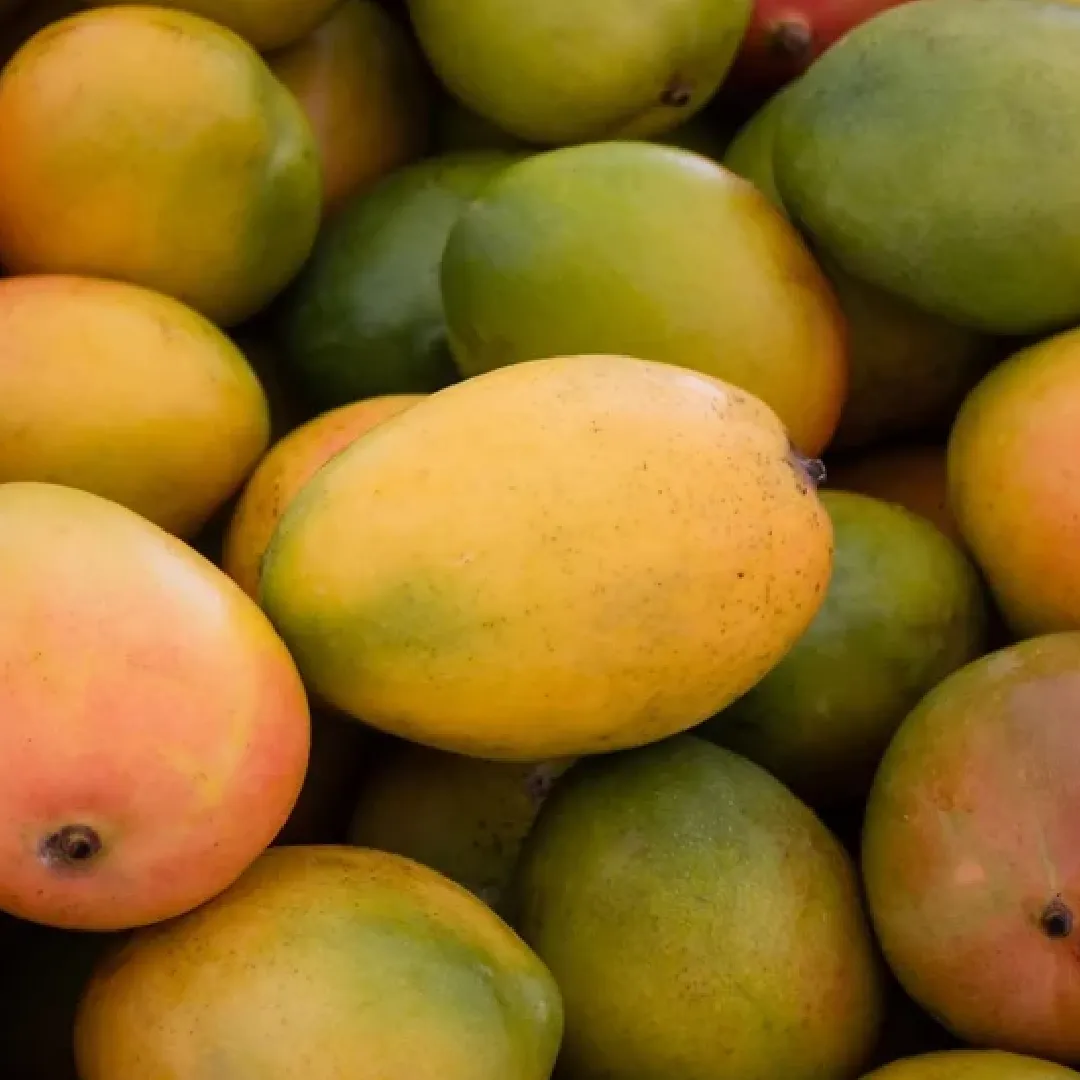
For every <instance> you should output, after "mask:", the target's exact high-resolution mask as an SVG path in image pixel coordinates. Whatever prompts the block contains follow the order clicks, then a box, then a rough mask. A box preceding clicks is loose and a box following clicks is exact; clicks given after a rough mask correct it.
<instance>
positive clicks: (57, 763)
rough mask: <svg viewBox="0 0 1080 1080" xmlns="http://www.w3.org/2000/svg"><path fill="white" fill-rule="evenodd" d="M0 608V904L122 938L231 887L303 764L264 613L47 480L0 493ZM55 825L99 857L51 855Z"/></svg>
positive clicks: (130, 525)
mask: <svg viewBox="0 0 1080 1080" xmlns="http://www.w3.org/2000/svg"><path fill="white" fill-rule="evenodd" d="M0 595H3V597H4V604H3V609H2V612H0V762H2V766H0V768H2V771H3V782H2V783H0V908H3V909H5V910H7V911H10V912H12V913H13V914H16V915H19V916H21V917H23V918H27V919H33V920H36V921H40V922H44V923H49V924H52V925H56V926H61V927H66V928H71V929H88V930H89V929H92V930H111V929H122V928H127V927H131V926H136V925H141V924H144V923H151V922H157V921H159V920H161V919H166V918H171V917H172V916H174V915H179V914H180V913H181V912H183V911H187V910H188V909H190V908H192V907H194V906H195V905H197V904H200V903H202V902H203V901H205V900H208V899H209V898H210V897H211V896H214V895H215V894H216V893H218V892H220V891H221V890H222V889H224V888H225V887H226V886H228V885H229V884H231V883H232V882H233V881H234V880H235V879H236V878H237V877H238V876H239V875H240V873H241V872H242V871H243V870H244V869H245V868H246V867H247V865H248V864H249V863H250V862H252V860H254V859H255V858H256V857H257V856H258V854H259V853H260V852H261V851H262V850H263V848H264V847H265V846H266V845H267V844H269V843H270V841H271V840H272V839H273V838H274V835H275V834H276V833H277V832H278V830H279V829H280V828H281V826H282V825H283V824H284V822H285V819H286V817H287V816H288V814H289V811H290V810H291V808H292V806H293V803H294V802H295V800H296V796H297V793H298V792H299V790H300V785H301V783H302V781H303V777H304V770H305V768H306V765H307V756H308V745H309V720H308V708H307V701H306V699H305V696H304V690H303V686H302V685H301V682H300V678H299V675H298V673H297V671H296V668H295V667H294V665H293V663H292V660H291V659H290V657H289V655H288V653H287V652H286V650H285V647H284V645H283V644H282V643H281V641H280V639H279V638H278V637H277V635H275V634H274V632H273V630H272V628H271V626H270V625H269V623H268V622H267V621H266V619H265V617H264V616H263V614H262V613H261V612H260V611H259V609H258V608H257V607H256V606H255V605H254V604H253V603H252V602H251V601H250V600H249V599H248V598H247V597H246V596H244V594H243V593H242V592H241V591H240V590H239V589H238V588H237V587H236V586H235V585H234V584H233V583H232V582H231V581H230V580H229V579H228V578H227V577H226V576H225V575H224V574H222V573H221V572H220V571H219V570H217V569H216V568H215V567H213V566H212V565H211V564H210V563H208V562H206V561H205V560H204V559H203V558H202V557H201V556H199V555H197V554H196V553H195V552H193V551H192V550H191V549H190V548H188V547H187V546H186V545H184V544H182V543H181V542H180V541H179V540H176V539H174V538H173V537H171V536H170V535H169V534H167V533H165V532H163V531H162V530H160V529H158V528H157V527H156V526H154V525H152V524H150V523H149V522H147V521H145V520H144V519H143V518H140V517H138V516H137V515H136V514H134V513H132V512H131V511H129V510H126V509H124V508H123V507H121V506H118V505H117V504H115V503H111V502H108V501H107V500H105V499H102V498H99V497H98V496H96V495H91V494H88V493H86V492H82V491H77V490H75V489H73V488H64V487H58V486H55V485H51V484H32V483H9V484H2V485H0ZM65 827H73V828H74V835H75V836H76V837H78V836H83V837H85V835H86V830H93V833H94V834H96V840H97V842H98V843H99V844H100V850H98V851H96V852H94V851H93V850H92V846H93V845H92V839H91V840H90V841H88V843H90V844H91V847H88V846H87V845H86V844H83V845H78V846H75V847H72V846H71V845H70V844H66V845H64V846H63V848H62V849H61V848H58V847H57V843H56V842H53V843H50V842H49V838H50V837H53V836H55V835H56V834H58V833H59V832H60V831H61V830H63V829H64V828H65ZM65 835H68V836H69V837H70V836H71V835H72V829H69V830H68V833H67V834H65ZM62 851H63V852H68V853H70V857H69V858H68V859H66V860H65V859H62V858H59V857H54V856H56V855H59V854H60V853H61V852H62Z"/></svg>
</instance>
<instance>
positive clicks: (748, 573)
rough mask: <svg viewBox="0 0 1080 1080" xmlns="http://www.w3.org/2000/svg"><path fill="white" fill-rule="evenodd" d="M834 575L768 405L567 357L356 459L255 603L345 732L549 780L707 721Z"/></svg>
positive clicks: (282, 552) (485, 379) (431, 407)
mask: <svg viewBox="0 0 1080 1080" xmlns="http://www.w3.org/2000/svg"><path fill="white" fill-rule="evenodd" d="M831 559H832V530H831V525H830V523H829V520H828V515H827V514H826V513H825V512H824V510H823V509H822V507H821V505H820V503H819V501H818V498H817V495H816V492H815V491H814V489H813V486H812V484H811V483H810V482H809V480H808V478H807V475H806V473H805V471H804V470H803V469H802V468H801V466H800V464H799V462H798V460H797V459H795V458H793V457H792V456H791V455H790V453H789V443H788V439H787V436H786V434H785V432H784V429H783V427H782V426H781V424H780V422H779V420H778V419H777V418H776V416H775V414H774V413H772V411H771V410H770V409H769V408H768V407H767V406H765V405H764V404H763V403H762V402H760V401H758V400H757V399H756V398H753V397H752V396H751V395H749V394H747V393H744V392H743V391H740V390H737V389H735V388H733V387H730V386H727V385H725V384H723V383H720V382H719V381H717V380H713V379H709V378H707V377H704V376H701V375H698V374H696V373H694V372H690V371H686V370H683V369H679V368H675V367H671V366H667V365H663V364H653V363H646V362H643V361H640V360H634V359H630V358H627V357H618V356H592V357H562V358H552V359H548V360H541V361H536V362H531V363H525V364H520V365H514V366H512V367H509V368H504V369H501V370H499V371H496V372H493V373H491V374H488V375H485V376H481V377H478V378H475V379H471V380H468V381H466V382H464V383H460V384H458V385H456V386H453V387H450V388H448V389H446V390H443V391H440V392H439V393H437V394H434V395H432V396H431V397H430V398H428V399H427V400H425V401H423V402H421V403H419V404H418V405H415V406H413V408H411V409H409V410H408V411H407V412H404V413H402V414H400V415H399V416H397V417H394V418H393V419H392V420H388V421H386V422H385V423H384V424H382V425H380V426H379V427H378V428H376V429H375V430H374V431H372V432H370V433H369V434H368V435H366V436H365V437H364V438H363V439H361V440H359V441H358V442H356V443H354V444H353V445H352V446H351V447H349V448H348V449H347V450H345V451H344V452H343V453H342V454H340V455H339V456H338V457H337V458H336V459H335V460H334V461H332V462H331V463H330V464H328V465H327V466H326V467H325V468H324V469H322V470H321V471H320V472H319V473H318V474H317V475H316V476H315V477H314V478H313V479H312V480H311V481H310V483H309V484H307V485H306V486H305V488H304V490H303V491H302V492H301V493H300V495H299V496H298V497H297V498H296V499H295V500H294V502H293V504H292V506H290V508H289V509H288V510H287V511H286V513H285V515H284V517H283V518H282V520H281V523H280V525H279V527H278V530H277V532H276V533H275V536H274V539H273V540H272V541H271V544H270V547H269V549H268V551H267V553H266V557H265V559H264V562H263V572H262V580H261V584H260V601H261V603H262V604H263V606H264V608H265V610H266V611H267V612H268V613H269V615H270V617H271V619H272V620H273V621H274V623H275V625H276V626H277V627H278V629H279V632H280V633H281V634H282V635H283V637H284V638H285V640H286V642H287V643H288V645H289V647H290V649H291V650H292V652H293V655H294V656H295V657H296V658H297V662H298V664H299V666H300V669H301V671H302V672H303V674H304V677H305V679H306V681H307V682H308V685H309V687H311V688H312V689H313V690H314V691H315V693H317V694H318V695H320V696H321V697H323V698H325V699H326V700H327V701H328V702H330V703H331V704H333V705H335V706H337V707H338V708H340V709H342V710H343V711H345V712H348V713H350V714H351V715H354V716H356V717H360V718H362V719H364V720H365V721H367V722H368V723H370V724H373V725H375V726H376V727H381V728H383V729H384V730H386V731H389V732H391V733H394V734H397V735H401V736H404V737H406V738H410V739H412V740H413V741H416V742H421V743H426V744H428V745H432V746H436V747H439V748H441V749H446V750H453V751H458V752H462V753H473V754H476V755H477V756H481V757H490V758H499V759H514V760H523V761H538V760H543V759H546V758H552V757H573V756H577V755H579V754H583V753H594V752H600V751H607V750H614V749H618V748H620V747H626V746H633V745H637V744H640V743H645V742H649V741H652V740H654V739H659V738H663V737H664V736H666V735H670V734H673V733H674V732H676V731H680V730H684V729H686V728H688V727H691V726H692V725H694V724H695V723H698V722H699V721H701V720H704V719H705V718H706V717H707V716H709V715H711V714H712V713H713V712H715V711H716V710H717V709H718V708H720V707H722V706H723V705H724V704H726V703H727V702H728V701H730V700H731V699H732V698H734V697H736V696H737V695H738V694H740V693H742V692H743V691H745V690H746V689H747V688H748V687H749V686H751V685H752V684H753V683H754V682H756V681H757V679H759V678H760V677H761V676H762V675H763V674H764V673H765V672H766V671H767V670H769V668H770V667H772V665H773V664H774V663H776V661H777V660H778V659H779V658H780V656H782V655H783V653H784V652H785V651H786V650H787V649H788V648H789V647H790V645H791V644H792V643H793V642H794V641H795V639H796V638H797V637H798V636H799V635H800V634H801V633H802V631H803V630H804V629H805V627H806V626H807V625H808V623H809V622H810V620H811V619H812V618H813V615H814V614H815V612H816V610H817V608H818V605H819V604H820V602H821V599H822V597H823V595H824V591H825V586H826V583H827V581H828V577H829V573H830V568H831Z"/></svg>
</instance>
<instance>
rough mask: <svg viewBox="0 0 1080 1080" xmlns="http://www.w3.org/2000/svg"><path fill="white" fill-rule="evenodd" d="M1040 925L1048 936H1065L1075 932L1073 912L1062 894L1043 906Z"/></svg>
mask: <svg viewBox="0 0 1080 1080" xmlns="http://www.w3.org/2000/svg"><path fill="white" fill-rule="evenodd" d="M1039 926H1040V927H1041V928H1042V932H1043V933H1044V934H1045V935H1046V936H1047V937H1048V938H1065V937H1068V936H1069V935H1070V934H1071V933H1072V932H1073V913H1072V910H1071V909H1070V908H1069V907H1068V905H1067V904H1066V903H1065V902H1064V901H1063V900H1062V899H1061V897H1060V896H1055V897H1054V899H1053V900H1051V901H1050V903H1049V904H1047V905H1046V907H1045V908H1043V913H1042V914H1041V915H1040V916H1039Z"/></svg>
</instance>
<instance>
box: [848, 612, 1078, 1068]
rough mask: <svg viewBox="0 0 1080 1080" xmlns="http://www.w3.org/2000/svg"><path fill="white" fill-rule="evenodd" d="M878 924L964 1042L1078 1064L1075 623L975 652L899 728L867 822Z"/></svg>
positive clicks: (897, 961)
mask: <svg viewBox="0 0 1080 1080" xmlns="http://www.w3.org/2000/svg"><path fill="white" fill-rule="evenodd" d="M863 873H864V876H865V880H866V890H867V897H868V900H869V904H870V911H871V914H872V916H873V920H874V925H875V927H876V929H877V932H878V937H879V939H880V941H881V945H882V948H883V949H884V952H885V955H886V957H887V958H888V960H889V964H890V966H891V967H892V969H893V971H894V972H895V973H896V975H897V977H898V978H899V979H900V981H901V983H902V984H903V985H904V988H905V989H906V990H907V992H908V993H909V994H910V995H911V996H912V997H913V998H914V999H915V1000H916V1001H917V1002H919V1003H920V1004H921V1005H922V1006H923V1007H924V1008H925V1009H926V1010H927V1011H928V1012H929V1013H931V1015H933V1016H935V1017H937V1018H938V1020H940V1021H941V1023H943V1024H944V1025H945V1026H946V1027H948V1028H949V1029H951V1030H952V1031H953V1032H954V1033H955V1034H956V1035H958V1036H959V1037H960V1038H961V1039H963V1040H964V1041H965V1042H967V1043H969V1044H971V1045H974V1046H989V1047H995V1048H998V1049H1003V1050H1014V1051H1018V1052H1020V1053H1030V1054H1034V1055H1036V1056H1038V1057H1045V1058H1050V1059H1054V1060H1059V1061H1063V1062H1066V1063H1069V1064H1075V1063H1078V1062H1080V1025H1078V1024H1077V1017H1080V964H1078V962H1077V957H1078V950H1080V634H1076V633H1063V634H1050V635H1046V636H1044V637H1039V638H1032V639H1030V640H1028V641H1024V642H1020V643H1019V644H1017V645H1013V646H1010V647H1008V648H1005V649H1002V650H1000V651H998V652H996V653H991V654H990V655H989V656H986V657H983V658H982V659H980V660H976V661H975V662H974V663H972V664H969V665H968V666H967V667H965V668H962V669H961V670H960V671H958V672H956V673H955V674H953V675H951V676H950V677H949V678H947V679H946V680H945V681H944V682H942V683H941V684H940V685H939V686H938V687H937V688H936V689H934V690H932V691H931V692H930V693H929V694H928V695H927V696H926V697H925V698H924V699H923V701H922V702H921V703H920V704H919V706H918V707H917V708H916V709H915V710H914V711H913V712H912V713H911V714H910V715H909V716H908V718H907V719H906V720H905V721H904V722H903V724H902V725H901V726H900V729H899V731H898V732H897V734H896V736H895V738H894V739H893V742H892V744H891V745H890V747H889V749H888V751H887V752H886V754H885V757H884V759H883V761H882V763H881V766H880V768H879V770H878V774H877V776H876V778H875V780H874V786H873V788H872V790H871V793H870V799H869V802H868V804H867V809H866V819H865V823H864V828H863Z"/></svg>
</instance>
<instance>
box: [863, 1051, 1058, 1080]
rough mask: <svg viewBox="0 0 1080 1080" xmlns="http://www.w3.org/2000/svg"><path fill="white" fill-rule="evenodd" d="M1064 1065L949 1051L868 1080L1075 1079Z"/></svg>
mask: <svg viewBox="0 0 1080 1080" xmlns="http://www.w3.org/2000/svg"><path fill="white" fill-rule="evenodd" d="M1076 1076H1077V1074H1076V1073H1075V1072H1073V1070H1072V1069H1066V1068H1065V1067H1064V1066H1063V1065H1055V1064H1053V1063H1052V1062H1050V1061H1043V1060H1041V1059H1040V1058H1033V1057H1025V1056H1024V1055H1022V1054H1009V1053H1006V1052H1004V1051H1001V1050H945V1051H942V1052H940V1053H936V1054H922V1055H921V1056H919V1057H911V1058H903V1059H901V1060H900V1061H894V1062H892V1063H891V1064H889V1065H886V1066H884V1067H883V1068H880V1069H876V1070H875V1071H874V1072H872V1073H870V1074H869V1075H868V1076H866V1077H865V1078H864V1080H1075V1078H1076Z"/></svg>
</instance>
